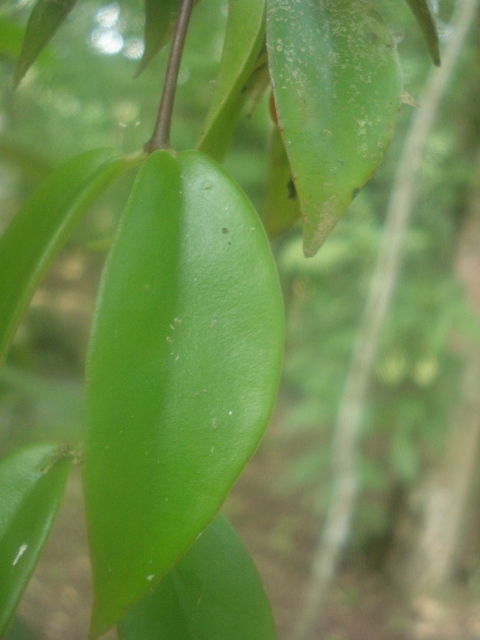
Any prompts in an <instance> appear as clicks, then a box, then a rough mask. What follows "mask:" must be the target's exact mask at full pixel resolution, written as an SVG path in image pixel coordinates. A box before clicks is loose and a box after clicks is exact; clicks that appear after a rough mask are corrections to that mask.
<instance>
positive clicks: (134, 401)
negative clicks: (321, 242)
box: [84, 151, 284, 638]
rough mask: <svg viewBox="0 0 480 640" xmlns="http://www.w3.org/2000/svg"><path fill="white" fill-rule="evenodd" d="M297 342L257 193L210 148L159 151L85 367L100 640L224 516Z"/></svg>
mask: <svg viewBox="0 0 480 640" xmlns="http://www.w3.org/2000/svg"><path fill="white" fill-rule="evenodd" d="M283 332H284V317H283V303H282V297H281V292H280V288H279V284H278V279H277V274H276V269H275V265H274V263H273V260H272V256H271V253H270V248H269V246H268V242H267V240H266V237H265V234H264V231H263V228H262V226H261V224H260V221H259V220H258V217H257V215H256V213H255V211H254V210H253V208H252V206H251V204H250V203H249V201H248V200H247V198H246V196H245V195H244V194H243V192H242V191H241V190H240V189H239V187H238V186H237V185H236V184H235V183H234V182H233V181H232V180H231V179H230V178H229V177H228V175H227V174H226V173H224V171H223V170H222V169H221V168H220V167H219V166H218V165H216V163H214V162H213V161H212V160H211V159H209V158H208V157H207V156H204V155H203V154H201V153H199V152H195V151H193V152H183V153H181V154H179V156H178V158H174V157H172V155H170V153H168V152H166V151H157V152H155V153H153V154H152V155H150V156H149V157H148V159H147V160H146V161H145V162H144V164H143V166H142V168H141V169H140V171H139V174H138V176H137V180H136V182H135V184H134V187H133V190H132V193H131V196H130V200H129V202H128V204H127V207H126V210H125V213H124V216H123V219H122V222H121V225H120V228H119V232H118V235H117V238H116V240H115V242H114V245H113V247H112V252H111V254H110V257H109V260H108V263H107V266H106V270H105V274H104V277H103V281H102V285H101V291H100V294H99V303H98V308H97V312H96V317H95V322H94V327H93V331H92V340H91V346H90V355H89V361H88V367H87V380H88V385H87V398H86V410H87V436H86V443H85V466H84V481H85V497H86V506H87V524H88V528H89V538H90V546H91V557H92V564H93V582H94V596H95V604H94V610H93V616H92V623H91V635H92V637H94V638H96V637H98V636H99V635H101V634H102V633H104V632H105V631H106V630H107V629H108V628H109V627H110V626H112V625H113V624H115V623H116V622H117V621H118V620H119V619H120V618H121V617H122V616H123V615H124V613H125V610H126V609H127V608H128V607H129V606H131V605H132V604H133V603H134V602H135V601H136V600H138V599H139V598H140V597H141V596H143V595H144V594H145V593H146V592H147V591H148V590H149V588H150V586H151V584H152V583H154V582H155V581H156V580H158V579H159V578H160V577H161V576H162V575H163V574H164V573H165V572H166V571H167V570H168V569H170V567H171V566H172V565H173V564H174V563H175V561H176V560H178V558H179V557H180V556H181V555H182V554H183V553H184V552H185V550H186V549H187V548H188V547H189V546H190V544H191V543H192V542H193V541H194V539H195V537H196V536H197V535H198V534H199V533H200V532H201V531H202V530H203V529H204V528H205V527H206V526H207V525H208V523H209V522H210V521H211V520H212V519H213V517H214V515H215V514H216V512H217V510H218V508H219V506H220V504H221V503H222V502H223V500H224V498H225V496H226V495H227V493H228V491H229V490H230V488H231V486H232V485H233V483H234V482H235V480H236V478H237V476H238V475H239V473H240V471H241V469H242V468H243V467H244V465H245V464H246V462H247V460H248V459H249V458H250V456H251V455H252V454H253V452H254V451H255V449H256V447H257V445H258V442H259V440H260V438H261V436H262V433H263V431H264V429H265V426H266V423H267V420H268V418H269V415H270V412H271V410H272V407H273V403H274V400H275V394H276V389H277V385H278V379H279V374H280V367H281V360H282V351H283Z"/></svg>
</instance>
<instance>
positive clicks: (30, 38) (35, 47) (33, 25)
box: [13, 0, 77, 85]
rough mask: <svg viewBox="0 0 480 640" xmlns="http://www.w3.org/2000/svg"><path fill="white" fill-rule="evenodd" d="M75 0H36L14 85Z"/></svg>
mask: <svg viewBox="0 0 480 640" xmlns="http://www.w3.org/2000/svg"><path fill="white" fill-rule="evenodd" d="M76 2H77V0H54V1H53V2H52V0H37V3H36V4H35V6H34V7H33V9H32V12H31V14H30V18H29V19H28V23H27V29H26V32H25V38H24V41H23V46H22V51H21V53H20V57H19V59H18V62H17V65H16V68H15V74H14V79H13V82H14V85H17V84H18V83H19V82H20V80H21V79H22V78H23V76H24V75H25V74H26V73H27V71H28V69H29V67H30V66H31V65H32V64H33V63H34V62H35V60H36V58H37V57H38V55H39V54H40V53H41V51H42V50H43V49H44V47H45V46H46V45H47V44H48V42H49V40H50V39H51V38H52V37H53V35H54V34H55V32H56V30H57V29H58V27H59V26H60V25H61V24H62V22H63V21H64V20H65V18H66V17H67V15H68V14H69V13H70V11H71V10H72V9H73V7H74V6H75V4H76Z"/></svg>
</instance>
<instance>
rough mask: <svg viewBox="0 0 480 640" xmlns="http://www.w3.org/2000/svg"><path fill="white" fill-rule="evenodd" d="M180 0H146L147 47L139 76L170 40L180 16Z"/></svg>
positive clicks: (145, 32)
mask: <svg viewBox="0 0 480 640" xmlns="http://www.w3.org/2000/svg"><path fill="white" fill-rule="evenodd" d="M180 4H181V1H180V0H145V31H144V41H145V49H144V51H143V56H142V59H141V61H140V66H139V68H138V72H137V76H139V75H140V74H141V73H142V71H143V70H144V69H145V67H146V66H147V65H148V64H149V62H151V60H152V59H153V58H154V57H155V56H156V54H157V53H158V52H159V51H160V49H162V48H163V47H164V46H165V44H166V43H167V41H168V38H169V37H170V35H171V33H172V31H173V30H174V28H175V24H176V22H177V18H178V12H179V10H180Z"/></svg>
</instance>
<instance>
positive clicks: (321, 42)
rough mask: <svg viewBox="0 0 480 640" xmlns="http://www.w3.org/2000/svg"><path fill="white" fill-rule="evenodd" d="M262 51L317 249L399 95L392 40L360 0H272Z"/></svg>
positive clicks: (367, 169)
mask: <svg viewBox="0 0 480 640" xmlns="http://www.w3.org/2000/svg"><path fill="white" fill-rule="evenodd" d="M267 7H268V9H267V11H268V12H267V50H268V55H269V63H270V74H271V78H272V84H273V90H274V95H275V105H276V109H277V114H278V122H279V127H280V131H281V132H282V137H283V141H284V143H285V147H286V150H287V155H288V157H289V160H290V165H291V167H292V173H293V179H294V183H295V186H296V190H297V194H298V196H299V199H300V206H301V210H302V216H303V229H304V252H305V255H307V256H312V255H314V254H315V253H316V251H317V250H318V248H319V247H320V246H321V244H322V242H323V241H324V240H325V238H326V237H327V235H328V233H329V232H330V231H331V230H332V228H333V227H334V226H335V224H336V222H337V220H338V218H339V217H340V216H341V215H342V214H343V213H344V212H345V210H346V208H347V207H348V205H349V204H350V202H351V201H352V199H353V198H354V197H355V195H356V194H357V193H358V190H359V189H360V188H361V187H362V186H363V184H364V183H365V182H366V181H367V180H368V179H369V177H370V176H371V174H372V173H373V172H374V171H375V170H376V168H377V167H378V165H379V163H380V161H381V160H382V158H383V155H384V154H385V151H386V149H387V147H388V145H389V143H390V140H391V137H392V135H393V132H394V128H395V123H396V119H397V115H398V111H399V108H400V102H401V88H402V86H401V85H402V83H401V75H400V69H399V65H398V60H397V54H396V50H395V46H394V43H393V41H392V39H391V36H390V34H389V31H388V29H387V28H386V26H385V25H384V24H383V22H382V21H381V19H380V17H379V15H378V13H377V12H376V11H375V10H374V9H373V7H372V6H371V5H370V4H369V3H368V2H365V1H364V0H322V1H321V2H319V1H318V0H303V2H301V3H298V2H297V1H296V0H269V5H267Z"/></svg>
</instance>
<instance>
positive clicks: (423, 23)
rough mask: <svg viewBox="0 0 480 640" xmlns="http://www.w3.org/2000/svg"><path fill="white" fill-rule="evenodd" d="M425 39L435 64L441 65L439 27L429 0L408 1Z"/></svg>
mask: <svg viewBox="0 0 480 640" xmlns="http://www.w3.org/2000/svg"><path fill="white" fill-rule="evenodd" d="M407 4H408V6H409V7H410V9H411V10H412V13H413V15H414V16H415V18H416V20H417V22H418V24H419V25H420V28H421V30H422V32H423V35H424V37H425V41H426V43H427V47H428V51H429V53H430V55H431V57H432V60H433V62H434V64H436V65H437V66H439V65H440V46H439V43H438V32H437V25H436V24H435V18H434V17H433V15H432V12H431V10H430V6H429V4H428V1H427V0H407Z"/></svg>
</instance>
